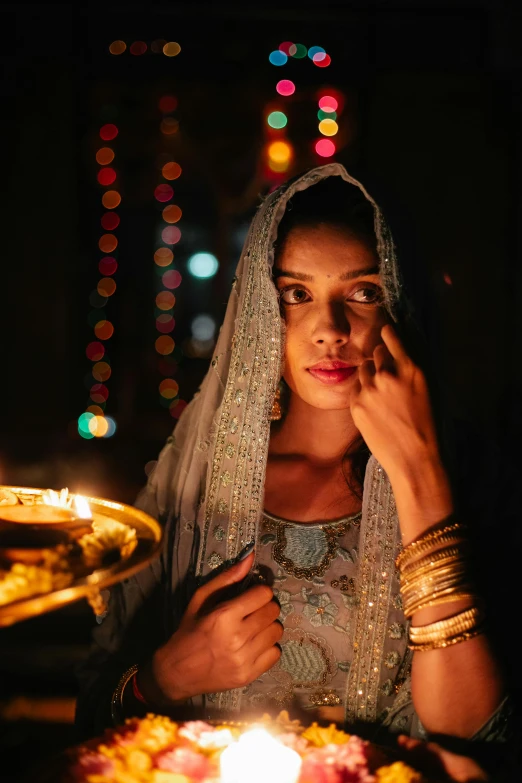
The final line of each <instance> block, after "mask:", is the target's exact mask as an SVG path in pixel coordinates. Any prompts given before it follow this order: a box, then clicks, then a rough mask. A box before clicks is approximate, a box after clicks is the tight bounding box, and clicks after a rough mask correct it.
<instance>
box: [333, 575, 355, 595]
mask: <svg viewBox="0 0 522 783" xmlns="http://www.w3.org/2000/svg"><path fill="white" fill-rule="evenodd" d="M330 585H331V587H333V588H337V587H339V588H340V590H341V593H343V594H345V595H355V579H353V577H351V578H350V579H349V578H348V576H347V575H346V574H342V576H340V577H339V579H332V581H331V582H330Z"/></svg>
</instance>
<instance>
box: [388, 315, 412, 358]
mask: <svg viewBox="0 0 522 783" xmlns="http://www.w3.org/2000/svg"><path fill="white" fill-rule="evenodd" d="M381 337H382V339H383V340H384V344H385V345H386V348H387V349H388V350H389V352H390V353H391V355H392V356H393V358H394V359H395V361H396V362H398V363H400V362H404V361H406V360H409V358H410V357H409V356H408V354H407V353H406V351H405V349H404V346H403V344H402V343H401V341H400V340H399V337H398V335H397V332H396V331H395V329H394V328H393V326H392V325H391V324H386V325H385V326H383V327H382V329H381Z"/></svg>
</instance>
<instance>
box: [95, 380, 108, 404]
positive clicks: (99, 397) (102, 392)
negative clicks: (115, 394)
mask: <svg viewBox="0 0 522 783" xmlns="http://www.w3.org/2000/svg"><path fill="white" fill-rule="evenodd" d="M108 399H109V390H108V388H107V387H106V386H105V385H104V384H103V383H95V384H94V386H92V387H91V400H92V401H93V402H97V403H102V402H107V400H108Z"/></svg>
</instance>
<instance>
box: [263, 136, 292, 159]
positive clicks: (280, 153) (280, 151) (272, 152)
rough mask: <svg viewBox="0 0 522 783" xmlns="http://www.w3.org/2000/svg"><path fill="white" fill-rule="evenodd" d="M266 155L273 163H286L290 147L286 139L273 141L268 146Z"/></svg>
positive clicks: (289, 156) (290, 151)
mask: <svg viewBox="0 0 522 783" xmlns="http://www.w3.org/2000/svg"><path fill="white" fill-rule="evenodd" d="M268 157H269V159H270V160H271V161H273V162H274V163H288V162H289V161H290V158H291V157H292V147H291V146H290V144H288V143H287V142H286V141H273V142H272V143H271V144H270V145H269V147H268Z"/></svg>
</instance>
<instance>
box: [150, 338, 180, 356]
mask: <svg viewBox="0 0 522 783" xmlns="http://www.w3.org/2000/svg"><path fill="white" fill-rule="evenodd" d="M174 346H175V343H174V340H173V339H172V337H169V336H168V335H166V334H162V335H161V337H158V338H157V340H156V342H155V348H156V352H157V353H159V354H161V355H162V356H167V355H168V354H169V353H172V351H173V350H174Z"/></svg>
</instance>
